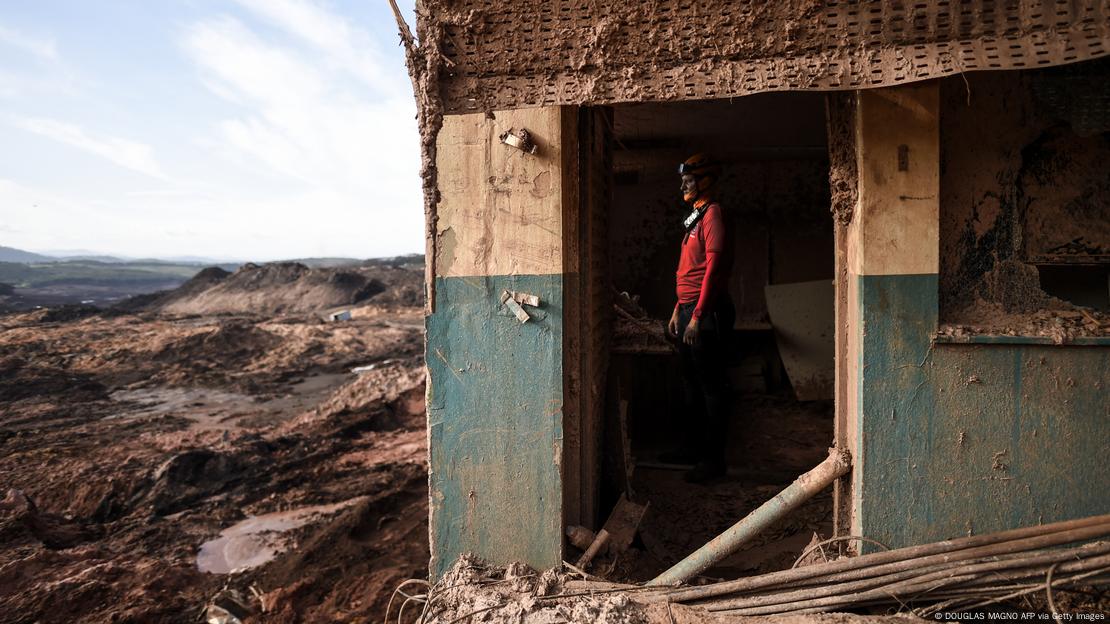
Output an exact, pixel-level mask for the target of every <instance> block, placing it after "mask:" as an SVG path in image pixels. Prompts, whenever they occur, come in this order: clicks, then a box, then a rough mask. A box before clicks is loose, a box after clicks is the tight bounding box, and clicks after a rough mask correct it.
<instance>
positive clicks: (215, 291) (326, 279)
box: [154, 262, 415, 315]
mask: <svg viewBox="0 0 1110 624" xmlns="http://www.w3.org/2000/svg"><path fill="white" fill-rule="evenodd" d="M381 272H383V271H382V270H375V269H365V268H360V267H344V268H319V269H311V268H309V267H307V266H305V265H303V264H300V263H296V262H276V263H272V264H264V265H256V264H249V263H248V264H245V265H243V266H242V267H240V268H239V270H238V271H236V272H235V273H233V274H231V275H230V276H227V277H222V278H220V279H218V280H217V281H216V282H215V283H213V284H211V285H210V286H208V287H207V288H202V286H203V283H198V284H192V285H191V283H187V284H185V286H183V287H182V289H185V290H180V292H179V291H171V293H168V294H167V295H166V296H165V297H164V298H163V299H162V300H160V301H157V302H155V303H154V307H155V308H156V309H158V310H159V311H162V312H166V313H169V314H182V315H195V314H267V315H272V314H289V313H304V312H315V311H319V310H324V309H327V308H333V307H338V306H346V305H353V304H356V303H359V302H362V301H366V300H368V299H370V298H371V297H374V296H375V295H378V294H380V293H382V292H384V291H385V290H386V289H387V287H388V286H387V284H386V283H385V282H383V281H382V280H380V279H378V278H377V277H376V276H375V275H374V274H375V273H381ZM409 273H414V274H415V272H411V271H410V272H409ZM210 277H214V276H210Z"/></svg>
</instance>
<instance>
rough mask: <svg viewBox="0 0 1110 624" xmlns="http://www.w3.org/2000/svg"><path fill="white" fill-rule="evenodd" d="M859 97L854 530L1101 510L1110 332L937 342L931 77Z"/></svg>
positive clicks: (941, 526) (852, 349) (941, 202)
mask: <svg viewBox="0 0 1110 624" xmlns="http://www.w3.org/2000/svg"><path fill="white" fill-rule="evenodd" d="M974 88H975V87H974V85H973V86H972V89H973V93H974ZM859 98H860V99H859V109H858V117H857V131H858V132H857V139H858V165H859V166H858V170H859V174H860V185H859V203H858V205H857V211H856V214H855V215H854V218H853V221H852V223H851V225H850V228H849V236H848V255H849V260H848V263H849V272H850V277H849V284H848V287H849V288H848V293H849V311H848V314H847V315H846V316H847V320H848V323H849V325H850V330H849V332H850V336H849V340H850V343H849V345H848V349H847V356H848V358H849V361H850V363H851V365H850V366H849V368H848V371H847V375H846V377H847V379H848V384H849V388H848V392H847V408H848V414H847V416H848V421H849V422H848V423H846V427H845V429H846V437H847V439H848V443H849V445H850V447H851V448H852V450H853V456H854V459H855V466H854V470H853V480H852V497H851V503H852V525H851V527H852V528H851V531H852V533H855V534H862V535H866V536H868V537H871V538H873V539H876V540H879V541H881V542H883V543H884V544H887V545H889V546H891V547H897V546H905V545H910V544H915V543H924V542H929V541H934V540H938V539H945V538H951V537H957V536H960V535H965V534H968V533H973V534H979V533H985V532H990V531H995V530H1000V529H1005V528H1010V527H1016V526H1023V525H1033V524H1039V523H1044V522H1051V521H1055V520H1063V519H1068V518H1076V517H1082V516H1087V515H1093V514H1101V513H1106V512H1108V511H1110V501H1107V499H1106V497H1105V494H1104V493H1105V492H1106V491H1108V490H1110V473H1107V471H1106V470H1105V467H1104V465H1103V464H1104V460H1103V458H1104V457H1105V452H1106V449H1107V448H1110V429H1108V428H1107V427H1106V424H1105V423H1106V422H1107V417H1110V341H1105V340H1103V341H1101V342H1100V341H1099V340H1096V339H1092V340H1091V341H1088V342H1082V341H1079V342H1077V343H1076V344H1077V345H1078V344H1084V345H1087V346H1056V345H1050V344H1047V345H1046V344H1037V339H1034V338H1025V337H1009V336H1003V337H980V338H979V340H978V342H973V343H970V344H952V343H951V342H949V341H947V340H946V339H945V338H944V337H940V338H935V337H934V334H935V332H936V329H937V326H938V311H939V297H940V293H941V292H942V290H941V289H940V288H939V279H938V273H937V272H938V270H939V269H940V267H941V266H942V265H943V262H944V261H943V260H941V259H940V258H938V251H939V250H941V247H940V245H939V243H940V238H941V234H940V231H941V229H942V228H941V227H939V224H940V218H939V215H940V214H942V213H943V212H944V211H946V210H948V209H949V208H950V207H949V206H946V205H945V202H946V201H948V198H947V196H946V195H943V194H940V191H941V186H940V183H939V181H940V179H941V175H940V173H939V143H940V140H939V138H938V137H939V135H940V134H941V133H942V132H950V129H949V128H946V127H945V125H946V123H947V122H946V120H945V119H944V117H943V111H944V110H945V109H944V107H943V106H942V105H941V103H940V98H939V95H938V93H937V87H936V84H935V83H934V84H928V85H925V86H923V87H903V88H900V89H893V90H886V89H884V90H879V91H868V92H863V93H861V94H860V96H859ZM999 106H1001V107H1002V108H1005V105H1004V103H999ZM942 129H943V130H942ZM950 156H954V155H951V154H950ZM946 166H947V167H949V168H951V167H952V160H948V161H947V162H946ZM968 175H969V176H972V177H974V175H975V173H974V171H969V172H968ZM941 256H942V257H943V254H941ZM1041 342H1048V341H1046V340H1042V341H1041Z"/></svg>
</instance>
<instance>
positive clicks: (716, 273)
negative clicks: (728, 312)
mask: <svg viewBox="0 0 1110 624" xmlns="http://www.w3.org/2000/svg"><path fill="white" fill-rule="evenodd" d="M729 234H730V233H729V231H728V228H727V227H726V225H725V219H724V214H723V213H722V209H721V206H720V205H719V204H717V203H715V202H714V203H709V205H707V206H706V207H705V214H704V215H702V218H701V220H700V221H698V223H697V225H695V226H694V227H693V228H692V229H691V230H690V231H689V232H687V233H686V235H685V236H684V237H683V239H682V250H681V252H680V253H679V257H678V271H677V272H676V273H675V276H676V280H675V293H676V294H677V295H678V303H679V304H686V303H694V302H697V305H696V306H695V307H694V318H701V315H702V312H704V311H705V309H706V308H707V307H708V306H709V304H710V303H712V302H713V300H714V299H715V298H716V297H717V296H719V295H720V294H721V293H723V292H725V291H727V290H728V280H729V276H730V274H731V273H732V239H731V237H730V236H729Z"/></svg>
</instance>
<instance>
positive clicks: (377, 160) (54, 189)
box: [0, 0, 424, 260]
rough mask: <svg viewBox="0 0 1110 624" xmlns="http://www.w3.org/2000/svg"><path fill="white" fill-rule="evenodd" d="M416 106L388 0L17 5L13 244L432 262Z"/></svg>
mask: <svg viewBox="0 0 1110 624" xmlns="http://www.w3.org/2000/svg"><path fill="white" fill-rule="evenodd" d="M399 4H400V5H401V7H402V9H403V11H404V12H405V14H406V18H407V19H408V20H409V23H410V24H412V21H413V16H412V11H413V8H412V4H413V0H400V2H399ZM415 115H416V107H415V104H414V103H413V97H412V90H411V86H410V83H409V80H408V76H407V75H406V73H405V68H404V59H403V55H402V52H401V48H400V47H398V37H397V31H396V24H395V21H394V19H393V16H392V13H391V12H390V10H389V5H388V2H387V0H342V1H341V0H97V1H95V2H90V1H89V0H7V1H5V2H3V3H2V4H0V145H2V146H3V148H2V149H0V245H5V246H9V247H18V248H20V249H27V250H31V251H56V250H75V249H80V250H89V251H96V252H102V253H110V254H116V255H126V256H139V257H152V256H155V257H171V256H183V255H193V256H208V257H217V258H227V259H241V260H272V259H279V258H293V257H307V256H352V257H375V256H386V255H396V254H401V253H412V252H420V251H422V250H423V248H424V240H423V209H422V206H421V195H420V180H419V165H420V157H419V142H418V136H417V127H416V121H415Z"/></svg>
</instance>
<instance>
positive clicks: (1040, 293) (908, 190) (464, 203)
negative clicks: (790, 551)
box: [409, 0, 1110, 575]
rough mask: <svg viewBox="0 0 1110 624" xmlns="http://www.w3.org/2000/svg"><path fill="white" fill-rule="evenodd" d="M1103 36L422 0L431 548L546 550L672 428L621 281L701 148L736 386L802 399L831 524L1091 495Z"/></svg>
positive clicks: (911, 10)
mask: <svg viewBox="0 0 1110 624" xmlns="http://www.w3.org/2000/svg"><path fill="white" fill-rule="evenodd" d="M1108 47H1110V6H1108V5H1107V4H1106V3H1105V2H1099V1H1094V0H1066V1H1051V0H1043V1H1042V0H1014V1H1008V0H1007V1H1003V0H976V1H969V2H950V1H942V0H925V1H922V2H891V1H883V2H880V1H872V0H856V1H848V0H824V1H822V2H799V1H795V2H784V3H765V2H754V1H740V2H723V1H718V0H686V1H681V2H671V3H665V2H646V1H645V2H639V1H635V2H624V3H597V2H582V1H570V0H554V1H551V2H504V1H500V0H425V1H424V2H423V3H422V5H421V6H418V24H417V32H416V39H415V42H413V41H411V40H410V45H409V62H410V69H412V71H413V75H414V85H415V87H416V95H417V100H418V103H419V109H420V122H421V130H422V141H423V148H424V150H423V151H424V158H425V162H424V165H425V170H424V174H425V198H426V206H425V208H426V211H427V216H428V221H427V227H428V230H427V244H428V249H427V252H428V253H427V262H428V282H427V290H428V302H427V303H428V315H427V325H426V328H427V347H426V361H427V366H428V370H429V373H430V377H429V386H428V397H427V398H428V414H429V416H428V418H429V436H430V455H431V457H430V466H431V474H430V488H431V492H430V496H431V543H432V553H433V568H432V570H433V575H438V574H439V573H441V572H443V571H444V570H445V569H446V568H447V566H449V565H450V564H451V563H452V561H453V560H454V559H455V558H456V557H457V556H458V555H459V554H461V553H464V552H475V553H477V554H479V555H482V556H484V557H486V558H488V559H491V560H493V561H495V562H507V561H511V560H523V561H526V562H528V563H530V564H532V565H534V566H537V567H548V566H552V565H555V564H557V563H558V562H560V561H561V560H562V558H563V553H564V549H565V548H566V546H565V545H564V532H563V530H564V527H565V526H567V525H572V524H573V525H584V526H587V527H591V528H597V526H598V525H599V524H600V523H601V522H603V521H604V520H605V515H606V514H607V513H608V510H609V508H611V506H612V504H613V494H614V491H617V490H619V489H620V488H619V486H618V487H616V488H614V486H613V483H614V482H617V483H619V482H620V481H621V480H622V479H625V478H627V476H628V475H627V472H623V471H625V470H631V464H632V463H634V462H635V461H637V460H643V459H645V458H647V457H649V454H650V451H651V449H652V446H651V445H652V444H653V441H654V442H658V441H659V440H665V439H666V438H667V437H668V436H669V435H670V433H669V432H668V429H667V427H668V422H670V421H673V420H674V418H675V417H676V416H675V414H676V413H677V414H679V416H678V417H680V411H677V408H676V405H675V401H674V399H673V398H672V396H673V390H674V387H673V383H672V382H671V379H672V378H673V373H674V371H673V365H672V364H669V363H668V362H669V358H668V357H667V355H666V353H667V345H666V344H655V343H653V342H652V340H651V339H650V337H648V338H647V339H645V340H641V341H640V342H636V341H629V340H626V339H625V338H626V337H625V338H622V336H621V332H620V331H618V329H617V328H618V326H620V325H621V323H622V322H623V323H624V324H625V325H627V322H629V321H630V319H628V318H625V317H626V316H632V317H634V316H635V315H630V314H627V313H622V310H621V305H619V303H620V302H618V301H617V300H618V299H620V298H621V297H623V295H618V294H617V293H621V292H624V293H628V294H629V298H635V299H636V301H637V303H636V305H637V306H639V307H640V308H642V309H643V310H644V311H646V312H647V314H648V315H649V317H651V318H656V319H659V318H664V319H665V318H666V317H667V316H668V315H669V313H670V309H671V307H672V306H673V305H674V300H673V276H674V273H673V271H674V263H675V258H676V257H677V253H678V246H677V242H678V240H679V238H680V236H681V235H682V230H681V226H680V222H681V220H682V217H683V216H684V213H683V209H682V207H681V203H680V201H681V200H680V197H679V194H678V192H677V191H678V177H677V175H676V174H675V167H676V165H677V163H679V162H681V161H682V159H683V158H685V157H686V156H688V155H689V154H691V153H694V152H697V151H707V152H711V153H713V154H715V155H716V156H717V157H718V158H719V159H721V160H722V161H723V162H724V163H725V167H726V172H727V173H726V177H725V179H724V180H723V182H722V188H721V192H720V199H721V202H722V205H724V206H726V208H727V209H728V210H729V211H730V214H731V217H730V218H731V219H732V221H733V224H734V228H735V231H736V233H737V235H736V250H735V251H736V268H735V269H734V272H733V278H732V283H731V294H732V298H733V301H734V303H735V305H736V307H737V309H738V315H737V324H736V330H737V332H738V334H739V335H740V336H741V344H743V345H746V346H745V347H743V348H742V349H741V350H742V351H743V352H742V353H739V354H738V355H737V363H736V364H737V365H736V371H735V372H736V375H735V377H734V381H735V382H736V385H737V386H738V387H742V388H743V387H747V388H748V390H751V386H753V385H754V386H755V387H756V390H755V391H754V392H757V393H758V392H767V393H771V392H772V391H773V390H775V388H777V389H778V390H777V392H779V394H782V393H784V392H785V393H786V394H788V395H789V396H791V397H793V398H792V399H791V400H803V399H804V400H806V401H809V400H824V401H827V404H828V405H829V409H828V411H827V413H826V416H827V420H828V427H827V430H826V431H827V434H825V435H824V437H822V438H821V439H816V440H812V441H811V442H812V444H813V445H814V447H815V448H819V449H823V448H824V447H827V446H829V445H835V446H837V447H840V448H843V449H847V450H848V451H850V453H851V456H852V460H853V466H852V470H851V472H850V473H849V475H848V476H846V477H844V478H843V479H841V480H840V481H839V482H838V483H836V485H835V497H834V502H833V505H832V511H831V513H832V517H833V526H832V529H833V531H834V532H835V533H836V534H838V535H847V534H853V535H863V536H867V537H869V538H872V539H874V540H877V541H879V542H882V543H884V544H886V545H889V546H891V547H895V546H903V545H909V544H914V543H921V542H925V541H932V540H937V539H944V538H948V537H954V536H960V535H965V534H969V533H982V532H987V531H992V530H998V529H1003V528H1007V527H1014V526H1020V525H1030V524H1037V523H1043V522H1050V521H1054V520H1062V519H1068V518H1074V517H1080V516H1086V515H1091V514H1096V513H1107V512H1110V496H1107V492H1110V471H1108V470H1106V458H1107V457H1108V456H1110V420H1108V419H1110V322H1108V319H1110V317H1108V316H1107V312H1108V311H1110V300H1108V298H1110V293H1108V289H1110V283H1108V276H1110V273H1108V269H1110V165H1108V163H1110V60H1108V59H1106V58H1105V57H1106V56H1107V50H1108ZM522 130H524V131H526V136H524V135H523V133H521V131H522ZM531 297H535V299H532V298H531ZM615 302H617V303H618V305H617V306H616V307H614V303H615ZM622 319H623V321H622ZM632 320H634V321H635V322H640V321H642V320H643V319H640V318H634V319H632ZM645 322H646V324H648V325H652V321H651V320H650V319H648V320H647V321H645ZM646 331H647V330H645V332H646ZM741 403H742V404H744V402H743V401H741ZM746 405H747V407H745V408H743V409H741V410H740V412H742V413H738V415H737V419H736V421H735V422H734V423H733V430H736V431H739V432H740V433H739V434H738V435H740V436H743V432H744V431H745V430H750V429H752V428H755V427H758V426H763V427H764V428H767V427H770V428H772V429H773V427H774V423H773V422H772V423H767V422H764V423H763V424H762V425H760V424H759V423H760V419H761V418H762V419H767V418H772V417H771V416H767V415H765V414H762V413H761V410H760V409H759V408H758V404H757V403H752V402H748V403H747V404H746ZM629 430H630V431H631V437H632V442H631V443H627V442H626V441H625V440H624V438H626V437H627V435H628V432H629ZM772 433H773V432H772ZM761 444H762V445H764V446H766V445H774V444H775V441H774V440H773V438H768V441H764V442H762V443H761ZM630 445H631V446H630ZM621 455H623V456H621ZM618 456H619V457H618ZM734 459H735V462H736V463H737V464H739V465H743V463H744V461H745V457H744V456H743V454H741V456H739V457H735V458H734ZM645 463H646V462H645ZM615 465H616V466H618V467H617V468H614V466H615ZM614 470H616V471H618V472H622V474H619V475H614V474H613V473H614ZM637 470H639V469H637ZM701 504H704V505H713V504H715V503H714V501H713V498H712V497H707V498H705V500H704V502H703V503H701ZM678 554H679V555H685V554H686V553H678Z"/></svg>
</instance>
